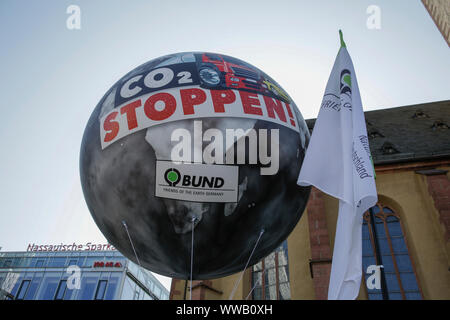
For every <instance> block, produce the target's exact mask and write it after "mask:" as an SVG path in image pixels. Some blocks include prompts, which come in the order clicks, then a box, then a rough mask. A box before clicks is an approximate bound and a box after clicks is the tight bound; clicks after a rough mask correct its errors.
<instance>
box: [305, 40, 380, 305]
mask: <svg viewBox="0 0 450 320" xmlns="http://www.w3.org/2000/svg"><path fill="white" fill-rule="evenodd" d="M341 44H342V46H341V48H340V50H339V52H338V55H337V57H336V61H335V63H334V66H333V69H332V71H331V75H330V78H329V80H328V83H327V86H326V89H325V94H324V97H323V100H322V104H321V107H320V111H319V115H318V117H317V120H316V123H315V125H314V130H313V133H312V136H311V140H310V143H309V146H308V149H307V151H306V155H305V159H304V161H303V165H302V168H301V170H300V174H299V177H298V181H297V184H299V185H301V186H308V185H313V186H315V187H317V188H318V189H320V190H321V191H323V192H324V193H327V194H329V195H331V196H333V197H335V198H338V199H339V213H338V222H337V226H336V237H335V242H334V250H333V261H332V267H331V275H330V284H329V288H328V299H330V300H335V299H339V300H350V299H356V297H357V296H358V293H359V288H360V283H361V276H362V234H361V232H362V217H363V214H364V212H365V211H367V210H368V209H369V208H371V207H372V206H374V205H375V204H376V203H377V191H376V187H375V179H374V170H373V165H372V157H371V155H370V149H369V141H368V137H367V129H366V123H365V118H364V112H363V109H362V103H361V97H360V94H359V88H358V83H357V81H356V74H355V70H354V67H353V63H352V60H351V58H350V55H349V54H348V52H347V49H346V46H345V43H344V42H343V40H342V38H341Z"/></svg>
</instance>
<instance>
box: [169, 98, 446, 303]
mask: <svg viewBox="0 0 450 320" xmlns="http://www.w3.org/2000/svg"><path fill="white" fill-rule="evenodd" d="M365 118H366V123H367V131H368V137H369V144H370V150H371V154H372V157H373V160H374V165H375V171H376V186H377V191H378V201H379V202H378V204H377V205H376V206H374V207H373V208H372V209H371V210H370V211H368V212H366V213H365V215H364V222H363V234H362V237H363V266H362V267H363V278H362V281H361V289H360V293H359V297H358V299H363V300H366V299H369V300H371V299H383V298H385V299H403V300H408V299H429V300H432V299H450V272H449V265H450V180H449V177H450V174H449V171H450V129H449V128H450V101H440V102H433V103H426V104H419V105H412V106H404V107H398V108H390V109H384V110H376V111H368V112H365ZM306 122H307V124H308V127H309V129H310V131H312V130H313V128H314V123H315V119H310V120H307V121H306ZM337 213H338V200H336V199H335V198H332V197H330V196H328V195H326V194H324V193H322V192H321V191H319V190H318V189H316V188H313V189H312V191H311V195H310V198H309V200H308V204H307V207H306V210H305V212H304V213H303V216H302V217H301V219H300V221H299V223H298V224H297V226H296V227H295V229H294V230H293V231H292V233H291V234H290V235H289V237H288V239H287V241H285V242H284V243H283V244H282V245H281V246H280V247H279V248H278V249H277V250H275V252H273V253H272V254H270V255H269V256H267V257H266V258H265V259H263V260H262V261H260V262H259V263H257V264H256V265H254V266H252V267H250V268H248V269H247V270H245V272H244V276H243V278H242V281H240V282H239V281H238V280H239V278H240V276H241V275H240V274H234V275H231V276H228V277H224V278H220V279H213V280H203V281H194V282H193V284H192V297H193V299H228V298H229V297H230V294H231V293H232V292H235V294H234V296H233V298H234V299H244V300H245V299H255V300H265V299H267V300H268V299H299V300H300V299H308V300H314V299H327V294H328V284H329V279H330V272H331V263H332V257H333V247H334V237H335V232H336V223H337ZM375 265H383V266H384V278H385V281H383V282H384V284H385V285H380V286H377V287H375V288H373V287H372V285H370V286H369V287H368V286H367V283H368V282H370V281H368V280H370V279H369V278H371V277H372V275H374V270H373V267H371V266H375ZM380 282H381V281H380ZM237 283H239V285H238V287H237V289H236V290H234V287H235V285H236V284H237ZM369 284H371V283H369ZM189 287H190V285H189V284H188V283H187V281H185V280H178V279H173V280H172V286H171V292H170V298H171V299H184V298H185V297H186V292H187V297H189Z"/></svg>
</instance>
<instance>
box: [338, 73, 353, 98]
mask: <svg viewBox="0 0 450 320" xmlns="http://www.w3.org/2000/svg"><path fill="white" fill-rule="evenodd" d="M340 90H341V94H347V95H348V96H351V94H352V77H351V75H350V71H349V70H347V69H344V70H342V72H341V85H340Z"/></svg>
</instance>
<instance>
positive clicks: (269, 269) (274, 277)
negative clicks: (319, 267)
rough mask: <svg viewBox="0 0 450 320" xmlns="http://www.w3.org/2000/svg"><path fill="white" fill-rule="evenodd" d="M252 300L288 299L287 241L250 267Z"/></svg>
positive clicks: (289, 294) (289, 296)
mask: <svg viewBox="0 0 450 320" xmlns="http://www.w3.org/2000/svg"><path fill="white" fill-rule="evenodd" d="M251 296H252V299H253V300H290V299H291V289H290V284H289V266H288V252H287V241H284V242H283V244H282V245H281V246H280V247H278V248H277V249H276V250H275V251H274V252H272V253H271V254H269V255H268V256H267V257H266V258H264V259H262V260H261V261H260V262H258V263H257V264H255V265H254V266H253V267H252V291H251Z"/></svg>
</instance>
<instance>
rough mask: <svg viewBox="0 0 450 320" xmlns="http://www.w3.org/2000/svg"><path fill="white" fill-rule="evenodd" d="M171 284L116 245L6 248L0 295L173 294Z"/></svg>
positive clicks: (60, 297)
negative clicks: (86, 248) (96, 248)
mask: <svg viewBox="0 0 450 320" xmlns="http://www.w3.org/2000/svg"><path fill="white" fill-rule="evenodd" d="M168 297H169V292H168V291H167V289H166V288H165V287H164V286H163V285H162V284H161V283H160V282H159V281H158V280H157V279H156V278H155V277H154V276H153V275H152V274H151V273H150V272H149V271H147V270H145V269H143V268H140V267H139V266H137V265H136V264H134V263H133V262H132V261H130V260H128V259H127V258H125V257H124V256H123V255H122V254H121V253H119V252H118V251H116V250H103V251H84V250H83V251H79V250H75V251H58V252H49V251H43V252H42V251H39V252H33V251H31V252H30V251H28V252H0V299H16V300H167V299H168Z"/></svg>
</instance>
